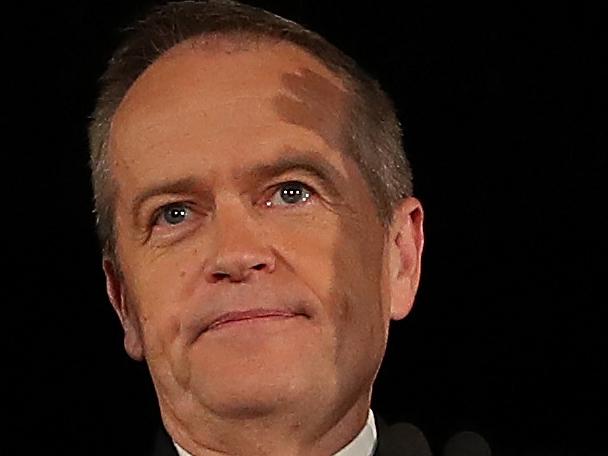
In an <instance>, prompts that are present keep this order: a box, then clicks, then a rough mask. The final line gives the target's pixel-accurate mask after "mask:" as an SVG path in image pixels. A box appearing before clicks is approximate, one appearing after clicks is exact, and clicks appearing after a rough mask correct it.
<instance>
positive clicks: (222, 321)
mask: <svg viewBox="0 0 608 456" xmlns="http://www.w3.org/2000/svg"><path fill="white" fill-rule="evenodd" d="M298 316H305V315H304V314H301V313H293V312H287V311H284V310H272V309H252V310H247V311H243V312H227V313H225V314H222V315H220V316H219V317H218V318H216V319H215V320H213V321H212V322H211V324H209V326H207V327H206V328H205V330H204V331H203V332H207V331H216V330H218V329H220V328H224V327H227V326H243V325H250V324H254V323H271V322H277V321H282V320H286V319H290V318H295V317H298Z"/></svg>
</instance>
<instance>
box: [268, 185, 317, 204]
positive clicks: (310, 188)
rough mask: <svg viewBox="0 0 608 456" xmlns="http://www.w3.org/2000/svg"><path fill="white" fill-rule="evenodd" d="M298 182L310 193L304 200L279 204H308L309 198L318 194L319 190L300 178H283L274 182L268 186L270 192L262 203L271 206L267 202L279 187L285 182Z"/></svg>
mask: <svg viewBox="0 0 608 456" xmlns="http://www.w3.org/2000/svg"><path fill="white" fill-rule="evenodd" d="M292 183H293V184H300V185H302V187H304V189H305V190H306V191H307V192H308V193H310V197H309V198H307V200H306V201H301V202H299V203H294V204H289V203H285V204H281V206H285V207H290V206H295V207H298V206H302V205H304V204H309V203H310V198H313V197H316V196H318V195H319V192H317V191H316V189H315V187H314V186H313V185H311V184H309V183H307V182H306V181H304V180H301V179H287V180H283V181H281V182H278V183H277V184H274V185H272V186H271V187H270V192H269V194H268V195H269V196H267V197H265V198H264V204H265V205H266V206H268V207H272V206H269V205H268V202H269V201H270V200H271V199H272V198H273V197H274V195H276V194H277V192H278V191H279V190H280V189H281V187H283V186H284V185H286V184H292Z"/></svg>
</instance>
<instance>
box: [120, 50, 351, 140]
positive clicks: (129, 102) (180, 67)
mask: <svg viewBox="0 0 608 456" xmlns="http://www.w3.org/2000/svg"><path fill="white" fill-rule="evenodd" d="M247 98H250V99H257V100H258V101H259V103H258V104H260V103H262V102H263V101H265V102H271V104H272V107H273V111H274V113H275V114H276V115H277V116H278V117H279V118H280V120H282V121H285V122H288V123H293V124H297V125H300V126H302V127H305V128H309V129H312V130H314V131H315V132H316V133H318V134H320V135H321V136H322V137H323V139H325V140H326V141H328V142H332V143H335V142H336V136H337V135H336V130H342V128H341V127H342V126H343V123H344V121H345V114H346V112H347V111H348V109H347V104H348V95H347V90H346V89H345V87H344V83H343V81H342V79H341V78H340V77H338V76H337V75H336V74H335V73H333V72H332V71H330V70H329V69H328V68H327V67H326V66H325V65H324V64H322V63H321V62H320V61H319V60H318V59H316V58H315V57H313V56H312V55H310V54H309V53H307V52H306V51H304V50H303V49H301V48H299V47H297V46H295V45H293V44H291V43H287V42H268V41H260V40H257V41H252V42H249V43H246V42H241V41H239V42H232V41H226V39H224V40H223V41H219V42H218V40H215V41H212V42H209V41H205V42H200V41H186V42H183V43H180V44H179V45H177V46H175V47H174V48H172V49H171V50H169V51H168V52H166V53H165V54H163V55H162V56H161V57H160V58H159V59H158V60H157V61H155V62H154V63H153V64H152V65H150V66H149V67H148V68H147V69H146V70H145V71H144V72H143V74H142V75H141V76H140V77H139V78H138V79H137V80H136V81H135V83H134V84H133V85H132V87H131V88H130V89H129V90H128V92H127V94H126V95H125V97H124V98H123V100H122V102H121V103H120V105H119V107H118V109H117V111H116V113H115V115H114V118H113V120H112V127H111V135H121V134H122V133H124V131H125V127H127V128H128V129H129V130H131V131H132V130H138V129H139V130H145V129H148V128H150V127H151V126H152V125H153V124H154V123H159V124H161V123H163V122H164V121H166V120H167V119H166V117H167V116H171V117H173V118H175V116H179V115H180V114H182V113H186V112H187V111H193V110H197V111H198V112H199V113H201V114H202V115H207V114H209V113H210V112H212V111H214V108H218V107H219V108H221V109H226V107H227V106H228V105H229V104H231V103H232V104H237V103H238V102H239V101H242V100H244V99H247ZM254 107H255V106H254ZM138 120H141V122H138ZM140 123H143V124H140ZM331 145H332V146H337V144H331Z"/></svg>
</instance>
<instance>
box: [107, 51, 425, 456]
mask: <svg viewBox="0 0 608 456" xmlns="http://www.w3.org/2000/svg"><path fill="white" fill-rule="evenodd" d="M229 47H230V45H229V44H226V43H224V44H222V43H220V44H217V43H216V45H213V46H210V45H206V46H205V47H201V46H197V47H192V46H189V45H185V44H184V43H182V44H181V45H179V46H177V47H176V48H173V49H172V50H171V51H169V52H168V53H166V54H165V55H163V56H162V57H160V58H159V59H158V60H157V61H156V62H154V63H153V64H152V65H151V66H150V67H149V68H148V69H147V70H146V72H145V73H144V74H143V75H142V76H140V78H139V79H138V80H137V81H136V82H135V84H134V85H133V86H132V87H131V88H130V90H129V92H128V93H127V96H126V97H125V99H124V100H123V102H122V103H121V105H120V107H119V109H118V111H117V113H116V114H115V117H114V119H113V122H112V128H111V132H110V148H109V153H110V156H109V158H110V162H111V172H112V176H113V178H114V181H115V182H116V183H117V200H116V233H117V236H116V243H117V258H118V261H119V263H120V268H121V272H122V273H121V274H119V273H118V271H117V268H116V267H115V266H114V264H113V263H112V262H111V261H110V260H109V259H108V258H106V259H105V260H104V271H105V273H106V278H107V288H108V294H109V296H110V300H111V302H112V304H113V306H114V308H115V309H116V311H117V313H118V315H119V317H120V320H121V322H122V325H123V328H124V331H125V348H126V350H127V352H128V353H129V355H130V356H131V357H133V358H134V359H137V360H145V361H146V363H147V364H148V366H149V369H150V372H151V375H152V379H153V382H154V386H155V389H156V392H157V395H158V399H159V404H160V410H161V414H162V418H163V422H164V425H165V427H166V428H167V430H168V432H169V434H170V435H171V436H172V438H173V439H174V440H175V441H176V442H178V443H179V444H180V445H181V446H182V447H183V448H185V449H186V450H187V451H189V452H190V453H192V454H194V455H205V456H206V455H225V454H230V455H277V456H278V455H288V456H289V455H293V456H295V455H312V456H316V455H319V456H320V455H328V454H333V453H335V452H337V451H338V450H339V449H340V448H342V447H344V446H345V445H346V444H348V442H350V441H351V440H352V439H353V438H354V436H355V435H356V434H357V433H358V432H359V431H360V430H361V428H362V427H363V425H364V423H365V421H366V419H367V412H368V408H369V405H370V398H371V390H372V384H373V381H374V379H375V377H376V374H377V372H378V369H379V367H380V363H381V361H382V357H383V355H384V352H385V347H386V341H387V337H388V327H389V322H390V320H391V319H401V318H403V317H405V316H406V315H407V313H408V312H409V311H410V309H411V306H412V303H413V299H414V294H415V292H416V289H417V286H418V280H419V274H420V258H421V252H422V245H423V234H422V219H423V215H422V208H421V206H420V203H419V202H418V201H417V200H416V199H414V198H407V199H405V200H403V202H402V203H401V204H400V206H399V207H398V208H397V209H396V210H395V213H394V217H393V221H392V224H391V225H390V226H389V227H388V228H387V229H385V228H384V227H383V226H382V224H381V222H380V220H379V218H378V217H377V214H376V208H375V205H374V202H373V200H372V197H371V193H370V191H369V188H368V186H367V184H366V182H365V180H364V179H363V177H362V175H361V173H360V171H359V169H358V167H357V165H356V164H355V163H354V161H353V160H352V159H350V158H349V157H348V156H347V155H346V154H345V153H344V148H345V147H346V146H345V144H344V140H343V138H342V137H341V132H342V129H341V128H340V127H341V125H342V123H343V122H344V121H345V115H344V114H343V111H344V110H345V109H344V108H345V105H346V103H347V96H346V93H345V91H344V88H343V84H342V82H341V81H340V79H339V78H338V77H337V76H336V75H335V74H333V73H332V72H331V71H329V70H328V69H327V68H326V67H325V66H324V65H322V64H321V63H319V62H318V61H317V60H316V59H314V58H313V57H311V56H310V55H309V54H307V53H306V52H304V51H302V50H301V49H299V48H297V47H294V46H293V45H289V44H285V43H274V44H271V43H262V44H258V45H255V46H251V47H250V48H247V49H240V48H239V49H238V50H236V51H235V49H233V48H231V49H228V48H229ZM262 166H263V168H261V167H262ZM323 173H325V174H327V176H326V177H323V176H322V175H323ZM286 182H289V183H290V184H287V185H286V184H285V183H286ZM281 190H288V191H289V190H296V191H299V192H301V193H300V194H302V195H306V197H303V198H298V197H297V196H296V197H295V198H293V199H290V198H284V197H282V196H281V193H280V192H281ZM146 196H147V197H146ZM257 307H272V308H280V309H290V311H291V314H290V315H292V316H291V317H289V318H257V319H251V320H247V321H242V322H238V323H236V324H235V323H233V324H228V325H225V326H224V327H220V328H218V329H217V330H215V331H211V330H209V331H203V329H204V328H203V323H202V322H203V321H206V319H208V318H209V316H210V315H216V314H217V313H218V312H221V311H222V310H226V309H235V308H238V309H247V308H257ZM296 311H297V312H296ZM293 315H296V316H293Z"/></svg>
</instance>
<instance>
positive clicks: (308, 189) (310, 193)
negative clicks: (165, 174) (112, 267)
mask: <svg viewBox="0 0 608 456" xmlns="http://www.w3.org/2000/svg"><path fill="white" fill-rule="evenodd" d="M289 184H297V185H300V186H301V187H302V188H303V190H304V192H305V193H306V194H307V196H306V199H305V200H304V201H301V202H299V203H293V204H289V203H286V204H284V206H287V207H290V206H296V207H300V206H305V205H308V204H310V199H311V198H314V197H316V196H317V195H318V193H317V192H316V191H315V190H314V189H313V188H312V186H310V185H308V184H306V183H305V182H302V181H298V180H288V181H284V182H280V183H278V184H276V185H274V186H273V187H271V189H272V193H271V194H270V197H269V198H264V207H267V208H271V207H274V206H276V205H269V204H268V203H269V202H270V201H271V200H272V199H273V196H274V195H276V194H277V193H278V192H279V191H280V190H281V188H284V187H286V186H287V185H289ZM171 208H176V209H179V208H184V209H186V210H187V211H192V210H193V208H192V205H191V204H189V203H187V202H173V203H169V204H165V205H164V206H161V207H159V208H158V209H157V210H156V211H154V213H153V214H152V218H151V222H150V225H151V227H155V226H158V225H160V219H161V217H162V216H163V214H164V211H166V210H168V209H171ZM167 224H168V225H171V224H170V223H167ZM175 225H179V224H175Z"/></svg>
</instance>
